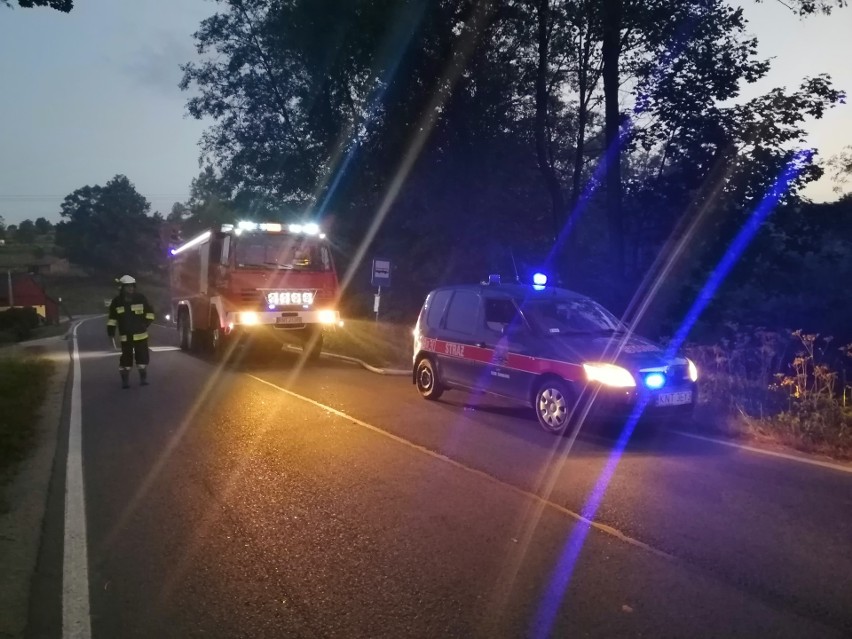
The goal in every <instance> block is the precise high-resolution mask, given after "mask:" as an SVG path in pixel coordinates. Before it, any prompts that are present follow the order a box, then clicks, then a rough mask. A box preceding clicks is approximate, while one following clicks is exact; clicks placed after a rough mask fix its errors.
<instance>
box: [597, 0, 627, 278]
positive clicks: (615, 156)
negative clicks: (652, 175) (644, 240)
mask: <svg viewBox="0 0 852 639" xmlns="http://www.w3.org/2000/svg"><path fill="white" fill-rule="evenodd" d="M622 10H623V6H622V0H603V43H602V44H603V47H602V51H601V53H602V56H603V86H604V119H605V123H604V137H605V139H606V149H607V150H606V153H607V155H606V159H605V161H606V210H607V221H608V225H609V234H610V238H609V239H610V257H611V259H612V268H613V275H614V276H615V278H616V281H621V278H623V277H624V228H623V227H624V221H623V216H622V211H621V199H622V197H621V195H622V187H621V144H620V139H619V138H620V133H621V112H620V111H619V108H618V89H619V71H618V59H619V57H620V55H621V22H622Z"/></svg>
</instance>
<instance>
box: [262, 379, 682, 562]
mask: <svg viewBox="0 0 852 639" xmlns="http://www.w3.org/2000/svg"><path fill="white" fill-rule="evenodd" d="M248 377H251V378H252V379H254V380H256V381H258V382H260V383H261V384H266V385H267V386H271V387H272V388H274V389H276V390H278V391H281V392H282V393H286V394H287V395H290V396H291V397H294V398H296V399H299V400H301V401H303V402H306V403H308V404H312V405H314V406H316V407H318V408H321V409H323V410H325V411H328V412H329V413H331V414H332V415H337V416H338V417H342V418H343V419H346V420H349V421H351V422H352V423H354V424H357V425H358V426H361V427H363V428H366V429H367V430H370V431H372V432H374V433H378V434H379V435H382V436H384V437H387V438H388V439H391V440H393V441H395V442H397V443H399V444H402V445H403V446H406V447H408V448H412V449H414V450H416V451H417V452H419V453H422V454H424V455H428V456H429V457H432V458H433V459H437V460H440V461H442V462H444V463H446V464H449V465H450V466H453V467H454V468H457V469H459V470H463V471H465V472H467V473H470V474H472V475H476V476H477V477H479V478H481V479H485V480H486V481H489V482H491V483H493V484H497V485H499V486H501V487H502V488H506V489H508V490H510V491H512V492H513V493H515V494H517V495H522V496H524V497H526V498H528V499H532V500H533V501H535V502H536V503H538V504H541V505H543V506H546V507H549V508H552V509H553V510H555V511H557V512H560V513H562V514H563V515H568V516H569V517H571V518H572V519H575V520H577V521H579V522H582V523H584V524H587V525H588V526H590V527H592V528H594V529H596V530H598V531H600V532H602V533H605V534H607V535H611V536H612V537H615V538H617V539H619V540H621V541H623V542H625V543H627V544H630V545H631V546H635V547H637V548H641V549H642V550H646V551H648V552H650V553H653V554H655V555H657V556H658V557H663V558H664V559H670V560H674V559H675V557H674V556H673V555H670V554H668V553H667V552H663V551H662V550H659V549H657V548H654V547H653V546H649V545H648V544H646V543H643V542H641V541H639V540H638V539H634V538H633V537H630V536H628V535H626V534H624V533H623V532H621V531H620V530H618V529H616V528H613V527H612V526H607V525H606V524H601V523H599V522H596V521H592V520H591V519H587V518H586V517H583V516H582V515H580V514H579V513H575V512H574V511H573V510H569V509H568V508H565V506H562V505H560V504H557V503H556V502H553V501H550V500H549V499H545V498H544V497H542V496H541V495H537V494H535V493H532V492H529V491H527V490H523V489H522V488H518V487H517V486H515V485H513V484H510V483H508V482H505V481H503V480H502V479H498V478H497V477H494V476H493V475H489V474H488V473H486V472H485V471H482V470H477V469H476V468H472V467H470V466H466V465H464V464H462V463H461V462H458V461H456V460H454V459H450V458H449V457H447V456H445V455H442V454H440V453H436V452H435V451H432V450H429V449H428V448H425V447H424V446H420V445H418V444H415V443H413V442H410V441H408V440H407V439H403V438H402V437H399V436H397V435H393V434H392V433H389V432H387V431H386V430H382V429H381V428H379V427H377V426H373V425H372V424H368V423H367V422H365V421H362V420H360V419H358V418H357V417H353V416H352V415H349V414H347V413H344V412H343V411H339V410H337V409H336V408H332V407H331V406H326V405H325V404H321V403H320V402H317V401H315V400H313V399H311V398H310V397H305V396H304V395H299V394H298V393H294V392H293V391H291V390H287V389H286V388H282V387H281V386H278V385H277V384H273V383H272V382H269V381H267V380H265V379H262V378H260V377H257V376H256V375H248Z"/></svg>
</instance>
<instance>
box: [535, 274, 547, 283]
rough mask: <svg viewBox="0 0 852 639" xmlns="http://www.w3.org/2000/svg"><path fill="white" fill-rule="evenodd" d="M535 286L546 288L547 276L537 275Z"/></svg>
mask: <svg viewBox="0 0 852 639" xmlns="http://www.w3.org/2000/svg"><path fill="white" fill-rule="evenodd" d="M533 284H535V285H536V286H544V285H545V284H547V275H545V274H544V273H536V274H535V275H533Z"/></svg>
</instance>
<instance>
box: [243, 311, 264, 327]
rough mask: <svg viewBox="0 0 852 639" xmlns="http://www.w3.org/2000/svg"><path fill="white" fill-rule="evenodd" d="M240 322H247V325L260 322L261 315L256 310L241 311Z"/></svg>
mask: <svg viewBox="0 0 852 639" xmlns="http://www.w3.org/2000/svg"><path fill="white" fill-rule="evenodd" d="M240 324H245V325H246V326H254V325H255V324H260V315H258V314H257V313H255V312H254V311H244V312H242V313H240Z"/></svg>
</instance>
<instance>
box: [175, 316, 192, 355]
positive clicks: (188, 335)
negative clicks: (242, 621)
mask: <svg viewBox="0 0 852 639" xmlns="http://www.w3.org/2000/svg"><path fill="white" fill-rule="evenodd" d="M177 329H178V339H179V342H178V345H179V346H180V350H182V351H188V350H190V348H191V347H192V331H191V330H190V326H189V314H188V313H187V312H186V311H178V318H177Z"/></svg>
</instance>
